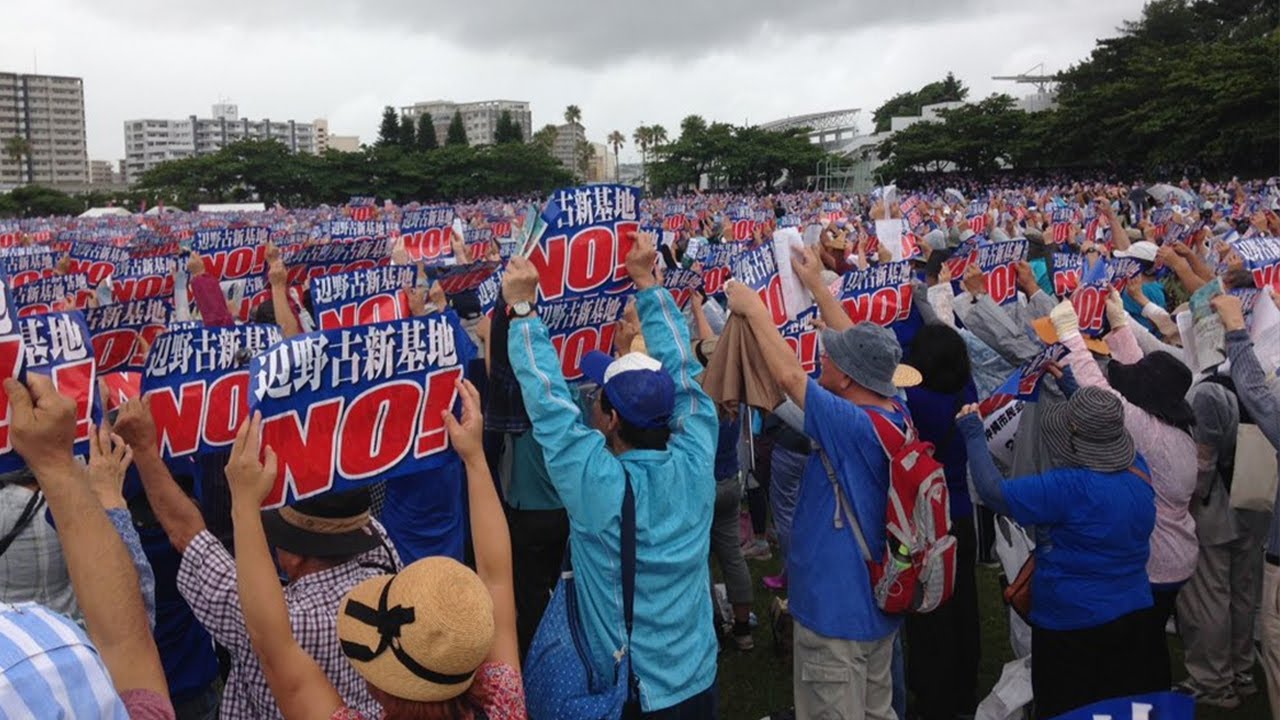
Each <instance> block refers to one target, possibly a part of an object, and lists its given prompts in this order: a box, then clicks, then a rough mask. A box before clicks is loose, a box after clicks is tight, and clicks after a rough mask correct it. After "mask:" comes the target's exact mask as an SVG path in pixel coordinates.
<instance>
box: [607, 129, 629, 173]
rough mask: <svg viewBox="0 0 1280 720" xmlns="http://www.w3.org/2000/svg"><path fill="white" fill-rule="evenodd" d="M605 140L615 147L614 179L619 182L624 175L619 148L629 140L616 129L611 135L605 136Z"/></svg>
mask: <svg viewBox="0 0 1280 720" xmlns="http://www.w3.org/2000/svg"><path fill="white" fill-rule="evenodd" d="M605 142H607V143H609V145H610V146H611V147H612V148H613V181H614V182H618V180H619V178H621V176H622V174H621V173H622V171H621V169H620V168H619V166H618V149H619V148H621V147H622V145H623V144H624V143H625V142H627V139H626V138H625V137H624V136H623V135H622V133H620V132H618V131H617V130H614V131H613V132H611V133H609V137H607V138H605Z"/></svg>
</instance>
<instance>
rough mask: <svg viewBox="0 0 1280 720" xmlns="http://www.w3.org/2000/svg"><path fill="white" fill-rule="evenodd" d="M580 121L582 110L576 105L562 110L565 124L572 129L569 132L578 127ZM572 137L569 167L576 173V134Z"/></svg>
mask: <svg viewBox="0 0 1280 720" xmlns="http://www.w3.org/2000/svg"><path fill="white" fill-rule="evenodd" d="M580 120H582V108H580V107H578V106H577V105H570V106H568V107H566V108H565V109H564V121H565V123H567V124H569V125H572V126H573V128H571V129H570V131H571V132H572V131H573V130H574V129H576V128H577V127H578V121H580ZM573 136H574V144H573V164H572V165H571V167H572V168H573V170H574V172H575V173H576V172H577V169H578V143H577V136H578V134H577V133H576V132H574V133H573Z"/></svg>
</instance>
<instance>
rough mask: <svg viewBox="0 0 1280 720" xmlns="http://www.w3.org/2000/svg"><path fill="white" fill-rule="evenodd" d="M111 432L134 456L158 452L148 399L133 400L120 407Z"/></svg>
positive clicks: (154, 425) (158, 446)
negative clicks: (126, 445)
mask: <svg viewBox="0 0 1280 720" xmlns="http://www.w3.org/2000/svg"><path fill="white" fill-rule="evenodd" d="M113 430H115V433H116V435H119V436H120V437H121V438H123V439H124V441H125V442H126V443H128V444H129V447H130V448H132V449H133V452H134V453H136V454H139V455H142V454H146V453H158V452H159V451H160V444H159V442H158V441H157V439H156V421H155V418H154V417H152V416H151V398H150V397H143V398H134V399H132V400H128V401H126V402H125V403H124V404H123V405H121V406H120V412H118V413H117V414H116V424H115V427H114V428H113Z"/></svg>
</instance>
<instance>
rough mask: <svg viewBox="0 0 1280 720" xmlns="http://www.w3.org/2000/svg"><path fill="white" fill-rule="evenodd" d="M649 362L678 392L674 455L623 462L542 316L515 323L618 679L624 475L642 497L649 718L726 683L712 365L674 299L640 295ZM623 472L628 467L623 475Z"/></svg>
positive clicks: (551, 464) (590, 616)
mask: <svg viewBox="0 0 1280 720" xmlns="http://www.w3.org/2000/svg"><path fill="white" fill-rule="evenodd" d="M636 304H637V309H638V310H639V314H640V322H641V329H642V332H643V333H644V339H645V344H646V346H647V347H648V351H649V354H650V355H651V356H653V357H654V358H655V359H657V360H658V361H659V362H661V363H662V367H663V368H664V369H665V370H666V371H667V372H668V373H670V374H671V377H672V379H673V380H674V381H675V388H676V392H675V412H674V414H673V416H672V419H671V440H670V441H669V442H668V443H667V449H666V450H663V451H658V450H630V451H628V452H625V453H623V454H621V455H619V456H616V457H615V456H614V455H613V453H612V452H610V451H609V449H608V448H607V447H606V446H605V438H604V435H602V434H600V433H599V432H598V431H596V430H593V429H591V428H590V427H588V426H587V425H586V424H585V421H584V419H583V417H582V413H581V412H580V411H579V409H578V405H577V403H575V402H574V401H573V396H572V394H571V393H570V390H569V386H568V385H567V384H566V382H565V380H564V376H563V375H562V373H561V371H560V360H559V359H558V357H557V356H556V351H555V348H554V347H553V346H552V344H551V340H550V338H549V337H548V335H547V329H546V327H545V326H544V325H543V324H542V321H541V320H539V319H538V318H537V317H529V318H522V319H519V320H515V321H513V322H512V323H511V332H510V335H509V337H510V349H509V355H510V358H511V367H512V368H514V369H515V373H516V378H517V380H519V382H520V390H521V392H522V394H523V395H524V403H525V409H526V410H527V411H528V413H529V419H530V420H531V421H532V424H533V436H534V439H536V440H537V442H538V444H539V445H541V446H542V452H543V456H544V457H545V458H546V463H547V472H548V474H549V475H550V476H551V482H552V483H553V484H554V485H555V488H556V492H557V493H559V495H560V499H561V500H563V501H564V506H565V509H566V510H567V511H568V514H569V542H570V545H571V547H572V548H573V569H574V578H575V580H576V582H577V588H578V591H579V606H578V607H579V613H580V614H581V618H580V619H581V621H582V626H583V628H584V629H585V631H586V636H587V644H588V646H589V649H590V652H591V656H592V660H593V661H594V663H595V666H596V669H597V671H598V672H601V673H608V675H606V676H608V677H611V676H612V673H613V669H614V667H615V663H616V662H617V661H616V658H617V657H619V654H620V652H621V650H622V649H623V648H625V646H626V639H625V636H626V626H625V623H624V621H623V614H622V576H621V515H622V494H623V486H624V481H625V477H626V475H628V474H629V475H630V477H631V484H632V487H633V488H634V489H635V497H636V591H635V621H634V629H633V631H632V635H631V657H632V667H633V670H634V672H635V675H636V678H637V679H638V680H639V687H640V703H641V707H642V708H643V709H644V710H645V711H646V712H649V711H654V710H661V709H664V708H668V707H671V706H673V705H676V704H678V703H680V702H682V701H684V700H686V699H688V698H690V697H692V696H694V695H696V694H697V693H699V692H701V691H703V690H706V689H707V688H709V687H711V685H712V683H713V682H715V677H716V651H717V644H716V637H715V630H714V628H713V627H712V612H711V594H710V589H709V588H710V576H709V571H708V567H707V556H708V553H709V552H710V538H711V517H712V513H713V508H714V505H715V494H716V486H715V478H714V476H713V464H714V459H715V449H716V433H717V429H718V427H719V424H718V422H717V420H716V410H715V405H714V404H713V403H712V401H711V398H709V397H707V394H706V393H704V392H703V391H702V387H701V386H700V385H698V383H697V382H696V381H695V378H696V377H697V375H698V373H700V372H702V366H701V365H699V364H698V361H697V360H696V359H695V358H694V357H693V353H692V351H691V350H690V347H689V335H688V328H687V326H686V324H685V321H684V317H683V316H682V315H681V314H680V310H679V309H678V308H677V307H676V304H675V301H674V300H673V299H672V297H671V294H670V293H669V292H667V291H666V290H664V289H662V288H657V287H655V288H649V289H647V290H644V291H642V292H640V293H638V294H637V295H636ZM623 468H626V473H625V474H624V472H623Z"/></svg>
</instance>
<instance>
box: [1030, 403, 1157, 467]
mask: <svg viewBox="0 0 1280 720" xmlns="http://www.w3.org/2000/svg"><path fill="white" fill-rule="evenodd" d="M1040 423H1041V425H1040V426H1041V430H1042V434H1043V435H1044V441H1045V443H1046V444H1047V445H1048V447H1049V454H1050V456H1051V457H1052V459H1053V462H1054V464H1055V465H1059V466H1063V467H1084V468H1089V469H1090V470H1096V471H1098V472H1104V473H1109V472H1119V471H1121V470H1124V469H1126V468H1128V467H1130V466H1131V465H1133V461H1134V458H1135V457H1136V456H1137V451H1136V450H1135V449H1134V446H1133V436H1131V435H1130V434H1129V431H1128V430H1126V429H1125V427H1124V406H1123V405H1122V404H1121V403H1120V398H1118V397H1116V396H1115V395H1113V394H1112V393H1110V392H1107V391H1106V390H1103V389H1102V388H1099V387H1086V388H1081V389H1080V390H1078V391H1076V394H1075V395H1072V396H1071V399H1070V400H1068V401H1066V402H1065V403H1057V404H1053V405H1046V406H1045V408H1044V410H1043V411H1042V414H1041V420H1040Z"/></svg>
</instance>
